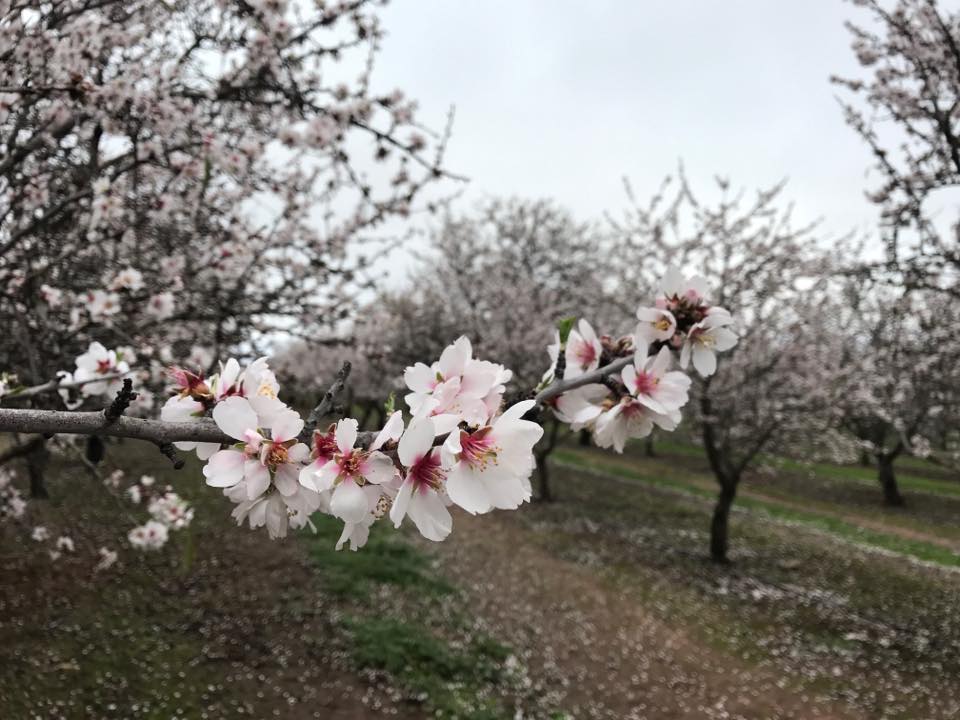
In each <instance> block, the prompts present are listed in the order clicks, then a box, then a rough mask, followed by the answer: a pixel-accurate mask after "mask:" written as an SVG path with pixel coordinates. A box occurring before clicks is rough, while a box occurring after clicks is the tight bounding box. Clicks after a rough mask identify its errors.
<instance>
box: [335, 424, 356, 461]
mask: <svg viewBox="0 0 960 720" xmlns="http://www.w3.org/2000/svg"><path fill="white" fill-rule="evenodd" d="M358 425H359V423H358V422H357V421H356V420H354V419H353V418H343V420H341V421H340V422H338V423H337V429H336V432H335V433H334V435H333V437H334V439H335V440H336V442H337V447H338V448H339V449H340V452H342V453H345V452H348V451H349V450H352V449H353V446H354V444H355V443H356V442H357V426H358Z"/></svg>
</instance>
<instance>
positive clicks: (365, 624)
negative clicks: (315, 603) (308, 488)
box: [302, 515, 511, 720]
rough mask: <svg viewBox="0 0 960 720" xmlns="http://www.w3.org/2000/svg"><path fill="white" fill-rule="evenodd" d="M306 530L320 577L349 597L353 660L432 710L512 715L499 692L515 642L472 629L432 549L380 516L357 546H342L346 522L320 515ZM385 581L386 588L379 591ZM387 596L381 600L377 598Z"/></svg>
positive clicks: (473, 718) (346, 628) (468, 719)
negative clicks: (313, 528) (336, 543)
mask: <svg viewBox="0 0 960 720" xmlns="http://www.w3.org/2000/svg"><path fill="white" fill-rule="evenodd" d="M314 522H315V524H316V525H317V531H318V532H317V535H316V536H312V535H310V536H307V535H304V536H302V537H304V538H305V541H306V542H307V544H308V548H309V552H310V556H311V559H312V560H313V562H314V564H315V566H316V568H317V570H316V572H317V573H318V575H319V578H320V582H321V585H322V586H323V587H324V589H325V590H326V591H328V592H330V593H331V594H332V595H334V596H335V597H337V598H340V599H341V600H344V601H348V600H349V601H350V602H351V604H349V605H348V606H347V607H349V608H350V609H351V611H352V613H353V614H348V615H347V616H346V617H345V619H344V621H343V624H342V626H341V630H342V631H343V632H344V633H345V643H344V644H345V647H346V649H347V653H348V655H349V657H350V661H351V662H352V664H353V667H354V669H355V670H357V671H361V672H371V671H376V672H384V673H387V674H388V675H389V677H390V680H391V682H392V683H393V684H394V685H395V686H397V687H399V688H400V689H401V690H402V691H403V692H404V694H405V696H406V697H407V698H409V699H410V700H413V701H415V702H418V703H422V704H423V705H425V706H426V707H427V708H429V709H430V711H431V712H432V714H433V716H434V717H441V718H462V719H463V720H497V719H498V718H502V717H505V716H506V715H509V713H506V711H505V710H504V708H503V706H502V705H501V703H500V701H499V699H498V698H497V695H498V693H499V690H500V689H502V688H503V687H504V686H505V684H506V683H508V682H509V677H508V673H506V672H505V670H504V663H505V662H506V660H507V658H508V657H509V656H510V654H511V651H510V649H509V648H508V647H507V646H505V645H503V644H501V643H500V642H498V641H497V640H495V639H493V638H491V637H489V636H487V635H485V634H483V633H477V632H475V631H473V630H472V629H471V628H470V627H469V623H468V622H467V621H466V619H465V617H464V616H463V614H462V612H461V611H460V610H459V609H458V605H459V604H458V603H457V602H456V600H457V596H458V591H457V589H456V588H455V587H453V586H452V585H451V584H450V583H449V582H448V581H447V580H445V579H444V578H443V577H441V576H440V575H438V574H437V572H436V571H435V570H434V569H433V563H432V560H431V558H430V557H429V555H428V554H427V553H425V552H424V551H422V550H420V549H418V548H417V547H415V546H414V545H413V544H412V543H411V542H409V541H408V540H406V539H405V538H404V536H403V534H402V533H398V532H396V531H395V530H394V529H393V528H388V527H386V524H385V523H378V524H376V525H374V527H373V528H371V533H370V539H369V541H368V542H367V544H366V546H364V548H363V549H362V550H360V551H359V552H355V553H354V552H350V551H348V550H343V551H339V552H338V551H336V550H335V549H334V548H333V545H332V542H331V538H334V537H336V536H337V534H338V533H339V531H340V528H341V523H340V522H339V521H338V520H336V519H335V518H331V517H329V516H321V515H318V516H316V517H315V518H314ZM380 589H386V590H387V592H386V593H384V594H381V593H378V592H377V591H378V590H380ZM384 595H385V596H386V597H387V598H388V601H387V603H386V604H385V605H384V604H381V603H380V602H379V600H378V599H379V598H382V597H383V596H384Z"/></svg>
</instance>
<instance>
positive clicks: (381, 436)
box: [370, 410, 403, 450]
mask: <svg viewBox="0 0 960 720" xmlns="http://www.w3.org/2000/svg"><path fill="white" fill-rule="evenodd" d="M402 434H403V413H402V412H400V411H399V410H397V411H396V412H394V413H393V414H391V415H390V419H389V420H387V423H386V424H385V425H384V426H383V430H381V431H380V432H379V433H377V437H376V439H375V440H374V441H373V443H372V444H371V445H370V449H371V450H379V449H380V448H381V447H383V445H384V444H385V443H386V442H387V441H388V440H396V439H397V438H399V437H400V436H401V435H402Z"/></svg>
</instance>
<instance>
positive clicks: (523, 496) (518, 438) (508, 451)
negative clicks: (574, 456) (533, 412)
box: [441, 400, 543, 514]
mask: <svg viewBox="0 0 960 720" xmlns="http://www.w3.org/2000/svg"><path fill="white" fill-rule="evenodd" d="M534 404H535V403H534V401H533V400H524V401H523V402H519V403H517V404H515V405H513V406H511V407H510V408H508V409H507V410H506V412H504V413H503V414H502V415H500V416H499V417H497V418H496V419H495V420H493V423H492V424H491V425H484V426H482V427H479V428H477V429H476V430H473V431H468V430H459V431H455V432H452V433H450V435H449V436H448V438H447V440H446V442H445V443H444V445H443V450H442V453H443V454H442V456H441V457H442V458H443V466H444V468H446V470H447V482H446V490H447V495H448V496H449V498H450V500H451V501H453V503H454V504H456V505H459V506H460V507H462V508H463V509H464V510H466V511H468V512H471V513H474V514H476V513H486V512H489V511H490V510H492V509H493V508H501V509H506V510H513V509H516V508H518V507H519V506H520V505H521V504H523V503H524V502H526V501H527V500H529V499H530V496H531V488H530V474H531V473H532V472H533V468H534V466H535V461H534V457H533V446H534V445H536V443H537V441H538V440H539V439H540V438H541V437H542V436H543V428H542V427H540V426H539V425H537V424H536V423H533V422H530V421H529V420H523V419H522V418H523V414H524V413H526V412H527V411H528V410H530V409H531V408H532V407H533V406H534Z"/></svg>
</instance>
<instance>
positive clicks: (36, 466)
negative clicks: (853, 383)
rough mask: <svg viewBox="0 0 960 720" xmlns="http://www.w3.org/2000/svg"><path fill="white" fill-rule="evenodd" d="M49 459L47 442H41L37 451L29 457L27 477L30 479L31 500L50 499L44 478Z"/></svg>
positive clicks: (32, 452)
mask: <svg viewBox="0 0 960 720" xmlns="http://www.w3.org/2000/svg"><path fill="white" fill-rule="evenodd" d="M49 459H50V453H49V452H48V451H47V444H46V443H45V442H41V443H40V444H39V445H38V446H37V447H36V449H34V450H33V451H31V452H30V454H29V455H27V475H29V477H30V497H31V498H34V499H46V498H49V497H50V493H49V492H47V484H46V482H45V481H44V477H43V471H44V470H45V469H46V467H47V461H48V460H49Z"/></svg>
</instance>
